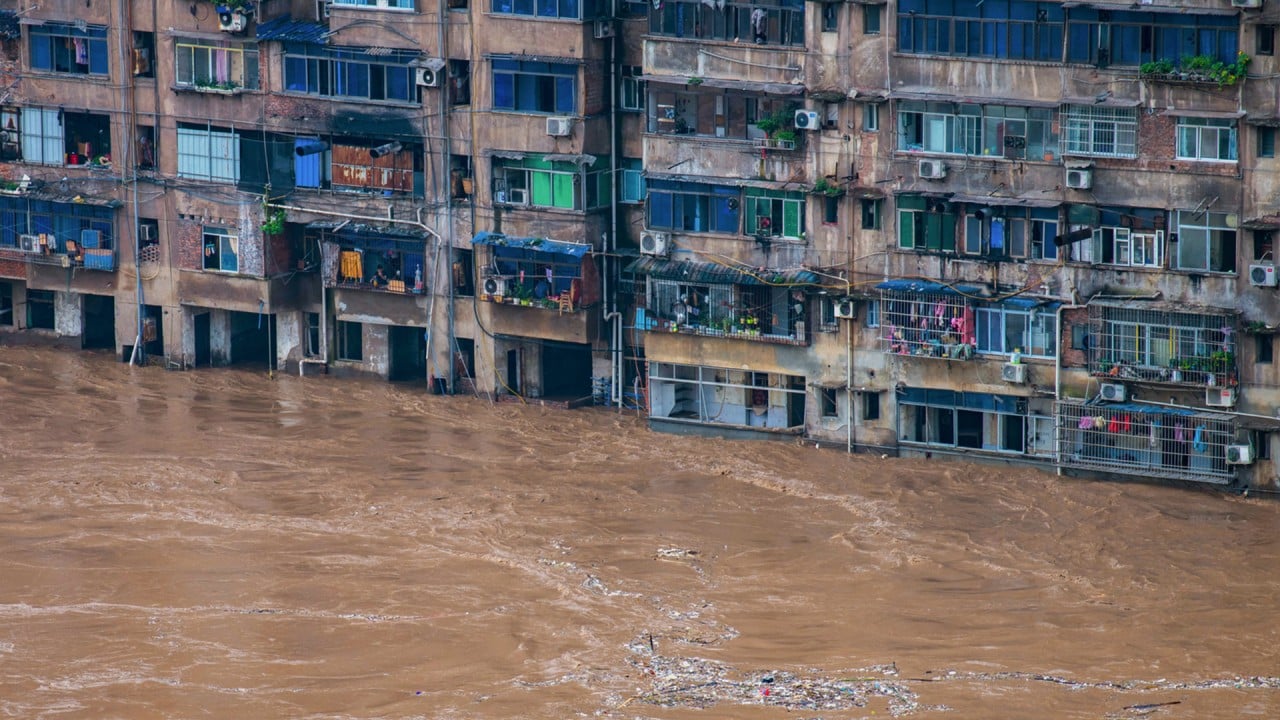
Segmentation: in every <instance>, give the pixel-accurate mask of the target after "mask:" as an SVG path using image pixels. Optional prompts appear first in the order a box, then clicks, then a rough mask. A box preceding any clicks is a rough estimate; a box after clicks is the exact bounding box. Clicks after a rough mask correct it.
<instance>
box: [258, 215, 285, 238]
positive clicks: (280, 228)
mask: <svg viewBox="0 0 1280 720" xmlns="http://www.w3.org/2000/svg"><path fill="white" fill-rule="evenodd" d="M282 232H284V211H283V210H276V211H275V212H273V213H269V214H268V215H267V219H266V221H264V222H263V223H262V234H263V235H279V234H280V233H282Z"/></svg>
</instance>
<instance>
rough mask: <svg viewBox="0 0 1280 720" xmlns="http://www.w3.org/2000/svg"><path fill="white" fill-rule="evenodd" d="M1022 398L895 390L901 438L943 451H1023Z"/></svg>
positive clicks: (1024, 405) (1024, 402) (1024, 408)
mask: <svg viewBox="0 0 1280 720" xmlns="http://www.w3.org/2000/svg"><path fill="white" fill-rule="evenodd" d="M1027 419H1028V418H1027V399H1026V398H1020V397H1014V396H1011V395H990V394H987V393H978V392H969V391H964V392H961V391H952V390H940V389H937V390H936V389H931V388H916V387H905V388H902V389H900V390H899V391H898V428H899V429H900V431H901V440H902V441H903V442H907V443H922V444H926V445H933V446H942V447H963V448H972V449H975V450H978V449H981V450H991V451H997V452H1013V453H1024V452H1026V451H1027V427H1026V423H1027Z"/></svg>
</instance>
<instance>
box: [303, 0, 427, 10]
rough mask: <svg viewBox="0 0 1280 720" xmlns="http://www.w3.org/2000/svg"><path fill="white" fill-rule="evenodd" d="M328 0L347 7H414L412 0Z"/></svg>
mask: <svg viewBox="0 0 1280 720" xmlns="http://www.w3.org/2000/svg"><path fill="white" fill-rule="evenodd" d="M329 1H330V2H332V3H333V4H334V5H345V6H347V7H363V8H396V9H398V10H412V9H413V8H414V5H413V0H329ZM450 7H452V6H450Z"/></svg>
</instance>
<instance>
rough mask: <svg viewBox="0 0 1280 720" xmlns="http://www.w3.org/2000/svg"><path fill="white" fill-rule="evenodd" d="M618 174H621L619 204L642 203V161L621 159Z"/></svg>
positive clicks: (638, 159)
mask: <svg viewBox="0 0 1280 720" xmlns="http://www.w3.org/2000/svg"><path fill="white" fill-rule="evenodd" d="M620 172H621V173H622V197H621V198H620V202H624V203H642V202H644V161H643V160H641V159H640V158H623V159H622V166H621V169H620Z"/></svg>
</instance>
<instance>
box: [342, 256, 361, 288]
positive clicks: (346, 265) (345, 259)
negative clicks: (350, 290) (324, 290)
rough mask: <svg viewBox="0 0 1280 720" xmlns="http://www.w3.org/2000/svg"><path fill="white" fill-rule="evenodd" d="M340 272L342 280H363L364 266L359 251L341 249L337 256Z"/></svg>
mask: <svg viewBox="0 0 1280 720" xmlns="http://www.w3.org/2000/svg"><path fill="white" fill-rule="evenodd" d="M339 261H340V264H341V267H340V270H339V272H340V274H341V275H342V279H343V280H349V281H351V282H360V281H361V280H364V267H363V262H362V258H361V257H360V253H358V252H356V251H354V250H343V251H342V254H341V255H340V256H339Z"/></svg>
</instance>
